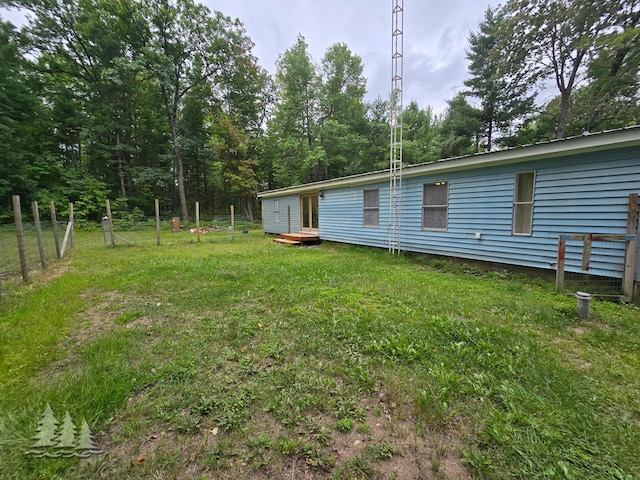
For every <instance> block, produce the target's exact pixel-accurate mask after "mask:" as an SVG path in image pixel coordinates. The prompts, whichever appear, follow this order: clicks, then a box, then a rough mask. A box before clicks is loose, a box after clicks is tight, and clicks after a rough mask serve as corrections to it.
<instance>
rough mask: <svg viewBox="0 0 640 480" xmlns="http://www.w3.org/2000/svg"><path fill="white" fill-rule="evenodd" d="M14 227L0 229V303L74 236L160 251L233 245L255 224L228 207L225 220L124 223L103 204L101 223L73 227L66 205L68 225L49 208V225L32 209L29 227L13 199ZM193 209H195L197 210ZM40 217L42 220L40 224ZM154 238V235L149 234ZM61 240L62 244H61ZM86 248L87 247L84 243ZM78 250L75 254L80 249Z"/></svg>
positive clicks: (166, 219) (202, 218)
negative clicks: (153, 247) (193, 245)
mask: <svg viewBox="0 0 640 480" xmlns="http://www.w3.org/2000/svg"><path fill="white" fill-rule="evenodd" d="M13 201H14V213H15V214H16V217H15V218H16V223H11V224H3V225H0V299H1V298H2V295H3V292H4V293H6V292H7V291H8V289H9V290H12V289H13V287H15V286H16V285H18V284H19V283H20V279H22V281H23V282H28V281H29V280H30V277H31V276H32V275H33V274H35V273H37V272H40V271H43V270H45V269H46V268H47V267H48V266H49V265H50V264H53V263H55V262H56V261H57V260H58V259H60V258H62V257H63V256H64V255H65V251H66V252H68V251H69V250H70V249H71V248H73V247H74V243H75V242H74V237H75V233H74V232H75V231H78V232H83V233H84V232H93V233H94V234H92V235H86V236H85V237H83V239H84V240H88V242H84V241H83V243H82V246H85V245H87V246H88V245H92V244H93V245H95V243H96V242H98V245H99V244H100V243H102V242H101V240H104V245H105V246H106V247H115V246H118V245H119V244H125V245H139V246H145V245H146V246H149V245H154V244H155V245H160V244H163V243H164V244H175V243H195V242H198V243H200V242H213V241H225V240H230V241H233V240H235V239H236V235H243V234H248V233H249V232H250V231H252V232H253V233H254V234H255V232H256V230H257V229H259V228H260V223H255V222H253V221H252V219H249V218H247V217H246V216H244V215H235V214H234V210H233V207H231V212H230V214H229V215H204V216H201V215H200V214H199V212H198V214H197V215H196V219H195V220H194V219H191V220H188V221H181V220H180V219H179V218H177V217H168V216H165V217H162V218H161V217H160V216H159V215H158V216H157V217H153V218H148V217H147V218H141V217H134V216H132V215H128V214H124V215H122V216H123V217H125V218H118V217H117V214H116V216H115V217H114V216H112V215H111V210H110V206H109V202H108V201H107V204H106V207H107V208H106V211H107V213H108V216H105V217H104V219H103V221H102V222H87V221H80V222H74V220H73V204H69V210H68V211H69V219H68V220H67V219H58V218H57V217H56V214H55V205H54V204H53V202H51V204H50V214H51V221H49V220H45V219H44V218H45V215H44V214H43V212H42V211H41V208H40V207H39V206H38V205H37V203H35V202H34V203H33V204H32V208H33V210H32V212H33V218H34V220H35V221H34V222H25V221H23V220H22V212H21V210H23V209H24V206H21V205H20V198H19V197H18V196H14V198H13ZM197 206H198V204H196V208H197ZM41 214H42V218H43V220H40V216H41ZM154 233H155V234H154ZM63 235H64V240H63ZM89 242H90V243H89ZM82 246H81V248H82Z"/></svg>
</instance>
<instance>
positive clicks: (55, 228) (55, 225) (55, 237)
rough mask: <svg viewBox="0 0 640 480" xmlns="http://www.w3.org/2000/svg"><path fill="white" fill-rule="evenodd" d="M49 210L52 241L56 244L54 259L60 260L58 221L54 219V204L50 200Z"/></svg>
mask: <svg viewBox="0 0 640 480" xmlns="http://www.w3.org/2000/svg"><path fill="white" fill-rule="evenodd" d="M49 210H51V228H53V240H54V241H55V243H56V258H58V259H60V258H62V256H61V255H60V237H59V236H58V219H57V218H56V204H55V203H54V202H53V200H51V203H50V204H49Z"/></svg>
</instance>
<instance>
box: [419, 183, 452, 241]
mask: <svg viewBox="0 0 640 480" xmlns="http://www.w3.org/2000/svg"><path fill="white" fill-rule="evenodd" d="M448 210H449V182H436V183H425V184H424V186H423V190H422V229H423V230H446V229H447V212H448Z"/></svg>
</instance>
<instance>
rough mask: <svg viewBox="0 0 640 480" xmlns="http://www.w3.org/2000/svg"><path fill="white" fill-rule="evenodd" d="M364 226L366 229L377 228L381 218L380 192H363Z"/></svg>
mask: <svg viewBox="0 0 640 480" xmlns="http://www.w3.org/2000/svg"><path fill="white" fill-rule="evenodd" d="M363 205H364V208H363V212H362V224H363V225H364V226H365V227H377V226H378V221H379V218H380V195H379V191H378V190H365V191H364V192H363Z"/></svg>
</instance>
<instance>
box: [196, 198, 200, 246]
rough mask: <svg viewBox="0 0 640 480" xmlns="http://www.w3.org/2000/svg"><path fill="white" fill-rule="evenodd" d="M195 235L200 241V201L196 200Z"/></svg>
mask: <svg viewBox="0 0 640 480" xmlns="http://www.w3.org/2000/svg"><path fill="white" fill-rule="evenodd" d="M196 237H197V238H198V243H200V202H196Z"/></svg>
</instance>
